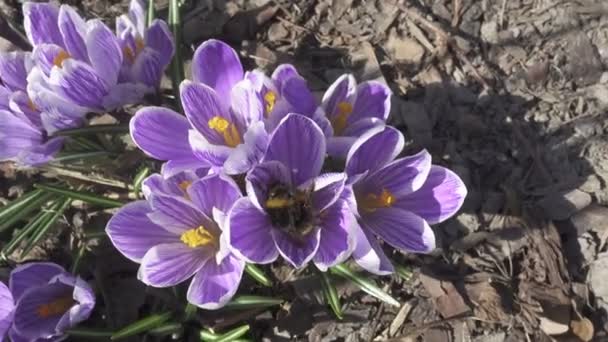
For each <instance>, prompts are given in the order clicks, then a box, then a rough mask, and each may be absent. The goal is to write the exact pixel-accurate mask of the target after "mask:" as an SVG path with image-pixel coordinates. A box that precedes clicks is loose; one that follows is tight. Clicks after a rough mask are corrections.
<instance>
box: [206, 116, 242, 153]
mask: <svg viewBox="0 0 608 342" xmlns="http://www.w3.org/2000/svg"><path fill="white" fill-rule="evenodd" d="M207 125H209V128H211V129H213V130H215V131H216V132H218V133H220V134H222V136H223V138H224V143H225V144H226V146H229V147H236V146H238V145H239V144H241V142H242V140H241V135H240V134H239V131H238V130H237V129H236V126H235V125H234V124H232V123H230V122H229V121H228V120H226V119H225V118H223V117H221V116H214V117H213V118H211V119H210V120H209V121H208V122H207Z"/></svg>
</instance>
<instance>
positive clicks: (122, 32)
mask: <svg viewBox="0 0 608 342" xmlns="http://www.w3.org/2000/svg"><path fill="white" fill-rule="evenodd" d="M147 3H148V1H142V0H131V3H130V4H129V12H128V14H126V15H124V14H123V15H121V16H120V17H118V18H117V19H116V35H117V36H118V41H119V44H120V47H121V48H122V52H123V57H124V58H123V66H122V70H121V73H120V77H119V81H121V82H135V83H137V82H139V83H143V84H145V85H147V86H148V87H150V89H154V90H155V89H157V88H158V86H159V84H160V79H161V76H162V73H163V71H164V70H165V68H166V67H167V65H169V62H171V58H172V57H173V52H174V51H175V46H174V45H175V44H174V43H173V36H172V35H171V32H170V31H169V27H168V26H167V24H166V23H165V22H164V21H162V20H160V19H155V20H154V21H153V22H152V23H151V24H150V27H148V28H146V10H147V9H146V8H147Z"/></svg>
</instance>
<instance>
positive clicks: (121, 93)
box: [0, 0, 174, 166]
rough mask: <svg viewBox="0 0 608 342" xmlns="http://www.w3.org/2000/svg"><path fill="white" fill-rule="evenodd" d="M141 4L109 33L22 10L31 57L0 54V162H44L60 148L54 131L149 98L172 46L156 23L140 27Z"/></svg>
mask: <svg viewBox="0 0 608 342" xmlns="http://www.w3.org/2000/svg"><path fill="white" fill-rule="evenodd" d="M143 4H144V2H142V1H141V0H132V2H131V5H130V10H129V15H128V16H127V15H125V16H121V17H120V18H118V20H117V25H116V26H117V27H116V34H114V33H113V32H112V30H110V28H108V27H107V26H106V25H105V24H104V23H102V22H101V21H100V20H99V19H92V20H89V21H85V20H84V19H83V18H82V17H80V15H78V13H77V12H76V11H75V10H74V9H73V8H72V7H70V6H68V5H62V6H61V7H57V6H56V5H54V4H52V3H34V2H26V3H24V4H23V15H24V27H25V32H26V34H27V37H28V39H29V41H30V43H31V44H32V46H33V50H32V51H31V52H10V53H0V161H3V160H14V161H17V162H18V163H19V164H21V165H25V166H36V165H40V164H44V163H47V162H49V161H50V160H52V158H53V155H54V154H55V153H57V152H58V151H59V150H60V149H61V147H62V145H63V139H62V138H52V135H53V133H55V132H56V131H57V130H61V129H67V128H74V127H78V126H81V125H83V124H84V121H85V116H86V114H87V113H101V112H105V111H109V110H114V109H117V108H119V107H122V106H123V105H126V104H135V103H139V102H141V100H142V98H143V96H144V95H145V94H147V93H152V92H155V91H156V89H157V88H158V86H159V83H160V77H161V75H162V72H163V70H164V69H165V67H166V66H167V64H168V63H169V61H170V59H171V56H172V55H173V51H174V44H173V40H172V37H171V34H170V32H169V30H168V28H167V25H166V24H165V23H164V22H163V21H161V20H155V21H154V22H153V23H152V24H151V25H150V26H149V27H148V28H147V29H146V28H145V15H144V14H145V5H143Z"/></svg>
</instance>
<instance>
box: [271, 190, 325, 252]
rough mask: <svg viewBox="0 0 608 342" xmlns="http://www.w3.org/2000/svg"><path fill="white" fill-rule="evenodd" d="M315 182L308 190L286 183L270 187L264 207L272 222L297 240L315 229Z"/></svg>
mask: <svg viewBox="0 0 608 342" xmlns="http://www.w3.org/2000/svg"><path fill="white" fill-rule="evenodd" d="M313 190H314V184H311V186H310V187H309V188H308V189H306V190H295V191H294V190H293V189H291V187H289V186H287V185H285V184H275V185H273V186H271V187H270V191H269V192H268V198H267V200H266V202H265V205H264V209H266V212H267V213H268V215H269V216H270V220H271V221H272V224H273V225H274V226H275V227H277V228H279V229H281V230H282V231H284V232H286V233H287V234H289V235H290V236H291V237H293V238H295V239H296V240H298V241H299V240H302V239H303V238H304V237H305V236H306V235H308V234H309V233H311V232H312V231H313V230H314V229H315V226H316V225H315V222H314V215H313V207H312V192H313Z"/></svg>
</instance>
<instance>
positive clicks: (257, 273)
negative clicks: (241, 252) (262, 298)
mask: <svg viewBox="0 0 608 342" xmlns="http://www.w3.org/2000/svg"><path fill="white" fill-rule="evenodd" d="M245 272H247V274H249V276H251V278H253V279H255V280H256V281H257V282H258V283H260V284H262V285H264V286H268V287H272V281H271V280H270V279H268V276H266V273H264V271H262V270H261V269H260V268H259V267H257V266H255V265H253V264H247V265H245Z"/></svg>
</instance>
